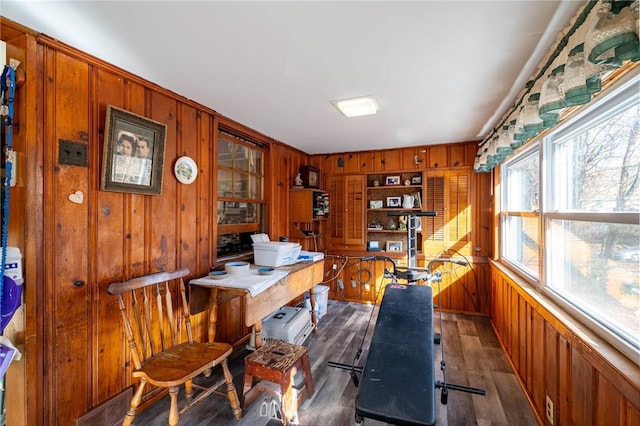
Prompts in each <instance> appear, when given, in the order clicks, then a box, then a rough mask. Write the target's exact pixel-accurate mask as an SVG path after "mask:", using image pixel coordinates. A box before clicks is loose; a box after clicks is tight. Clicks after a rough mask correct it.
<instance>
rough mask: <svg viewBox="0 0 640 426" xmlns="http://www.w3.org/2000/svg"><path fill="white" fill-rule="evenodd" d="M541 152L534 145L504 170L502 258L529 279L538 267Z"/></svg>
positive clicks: (537, 272) (535, 273)
mask: <svg viewBox="0 0 640 426" xmlns="http://www.w3.org/2000/svg"><path fill="white" fill-rule="evenodd" d="M539 158H540V151H539V147H538V145H534V146H533V147H532V148H531V149H529V150H528V151H527V152H526V153H524V154H523V155H519V156H518V158H516V159H514V161H511V162H509V163H507V164H506V165H505V167H504V172H503V173H504V177H503V179H504V181H505V183H504V184H503V185H502V188H503V190H504V192H503V193H502V200H503V206H502V227H501V231H502V242H503V245H502V258H503V259H505V260H507V261H509V262H510V263H512V264H514V265H515V266H516V267H517V268H519V269H521V270H522V271H524V272H525V273H526V274H527V275H528V276H530V277H533V278H538V276H539V267H540V255H539V250H540V160H539Z"/></svg>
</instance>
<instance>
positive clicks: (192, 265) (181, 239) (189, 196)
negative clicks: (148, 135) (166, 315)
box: [168, 103, 208, 306]
mask: <svg viewBox="0 0 640 426" xmlns="http://www.w3.org/2000/svg"><path fill="white" fill-rule="evenodd" d="M176 127H177V135H176V137H177V147H178V148H177V154H176V160H177V158H180V157H182V156H185V155H186V156H189V157H191V158H192V159H193V160H194V161H195V163H196V165H197V167H198V171H199V170H200V168H201V158H200V156H199V153H200V150H199V149H198V148H199V143H198V128H199V125H198V113H197V110H196V109H195V108H194V107H192V106H190V105H185V104H184V103H178V106H177V120H176ZM176 160H173V161H171V162H170V166H171V169H170V174H169V176H168V177H169V179H171V180H177V179H176V177H175V175H174V173H173V167H174V164H175V161H176ZM201 180H202V174H200V173H198V176H197V178H196V181H195V182H193V183H191V184H189V185H184V184H181V183H179V182H178V183H176V185H177V198H176V201H177V202H176V209H177V212H176V215H177V219H178V220H177V232H176V236H175V237H176V240H177V241H176V245H177V262H176V263H177V265H178V266H179V267H181V268H185V267H186V268H189V270H190V271H191V273H192V274H193V275H192V276H201V275H203V274H205V273H206V272H208V268H206V269H205V268H200V265H199V264H198V262H197V261H198V258H199V253H198V222H199V216H198V214H197V213H198V210H199V209H198V204H199V200H198V193H199V191H198V190H199V183H200V181H201ZM207 266H208V265H207ZM174 297H176V304H175V305H174V306H180V304H179V303H178V302H179V295H177V294H174Z"/></svg>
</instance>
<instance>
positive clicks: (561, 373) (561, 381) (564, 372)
mask: <svg viewBox="0 0 640 426" xmlns="http://www.w3.org/2000/svg"><path fill="white" fill-rule="evenodd" d="M572 373H573V372H572V369H571V345H570V344H569V342H567V340H566V339H565V338H564V337H563V336H561V335H560V336H558V396H559V398H558V402H557V403H555V404H554V405H555V407H554V408H555V410H556V413H557V414H558V420H559V423H558V424H560V425H571V424H572V422H571V410H572V406H573V393H572V391H571V379H572ZM545 418H546V416H545ZM554 420H555V419H554Z"/></svg>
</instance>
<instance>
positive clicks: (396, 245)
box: [386, 241, 402, 252]
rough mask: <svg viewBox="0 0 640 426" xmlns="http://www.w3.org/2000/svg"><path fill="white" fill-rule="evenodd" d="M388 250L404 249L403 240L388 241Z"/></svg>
mask: <svg viewBox="0 0 640 426" xmlns="http://www.w3.org/2000/svg"><path fill="white" fill-rule="evenodd" d="M386 251H394V252H399V251H402V241H387V247H386Z"/></svg>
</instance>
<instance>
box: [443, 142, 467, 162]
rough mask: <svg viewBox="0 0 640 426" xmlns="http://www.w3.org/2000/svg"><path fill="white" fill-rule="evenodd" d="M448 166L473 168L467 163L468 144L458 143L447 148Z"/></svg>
mask: <svg viewBox="0 0 640 426" xmlns="http://www.w3.org/2000/svg"><path fill="white" fill-rule="evenodd" d="M447 149H448V151H449V152H448V156H447V160H448V161H447V165H448V166H449V167H461V166H472V165H473V164H468V163H467V144H462V143H457V144H452V145H448V146H447Z"/></svg>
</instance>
